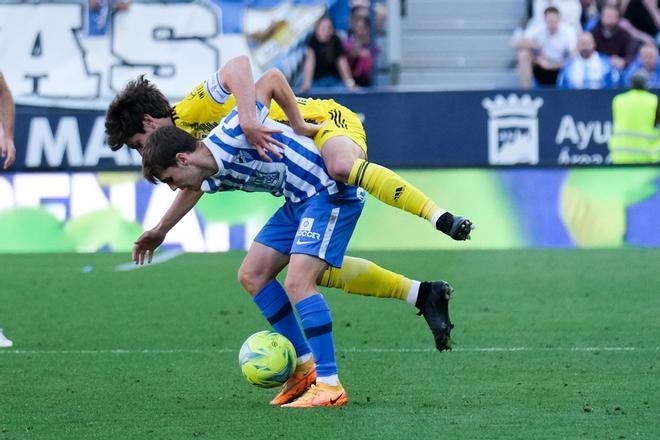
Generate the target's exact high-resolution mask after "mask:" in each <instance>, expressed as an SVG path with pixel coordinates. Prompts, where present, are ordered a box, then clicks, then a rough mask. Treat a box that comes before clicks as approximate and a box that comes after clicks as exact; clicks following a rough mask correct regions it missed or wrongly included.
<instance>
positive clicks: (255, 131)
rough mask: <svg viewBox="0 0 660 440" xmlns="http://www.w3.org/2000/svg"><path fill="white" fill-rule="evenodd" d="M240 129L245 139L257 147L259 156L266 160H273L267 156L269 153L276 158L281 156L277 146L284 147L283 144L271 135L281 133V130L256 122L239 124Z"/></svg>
mask: <svg viewBox="0 0 660 440" xmlns="http://www.w3.org/2000/svg"><path fill="white" fill-rule="evenodd" d="M241 130H243V134H245V139H247V141H248V142H249V143H250V144H251V145H253V146H254V148H256V149H257V152H258V153H259V156H260V157H261V158H262V159H263V160H265V161H266V162H272V161H273V160H272V159H271V158H270V156H268V153H271V154H272V155H273V156H275V157H276V158H278V159H281V158H282V153H280V151H279V150H278V148H277V147H279V148H282V149H284V145H283V144H282V143H281V142H280V141H278V140H276V139H275V138H273V135H275V134H279V133H282V130H277V129H275V128H268V127H265V126H263V125H261V124H258V123H256V122H255V123H246V124H241Z"/></svg>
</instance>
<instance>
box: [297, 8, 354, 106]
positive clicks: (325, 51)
mask: <svg viewBox="0 0 660 440" xmlns="http://www.w3.org/2000/svg"><path fill="white" fill-rule="evenodd" d="M342 84H344V85H345V86H346V87H347V88H348V89H349V90H353V89H355V87H356V85H355V80H354V79H353V76H352V75H351V69H350V67H349V65H348V60H347V59H346V53H345V52H344V46H343V44H342V42H341V39H340V38H339V37H338V36H337V34H336V33H335V29H334V26H333V25H332V21H331V20H330V18H329V17H322V18H321V19H320V20H319V21H318V22H317V23H316V27H315V29H314V34H313V35H312V36H311V37H310V39H309V42H308V43H307V48H306V49H305V61H304V64H303V83H302V85H301V86H300V92H301V93H304V92H306V91H307V90H309V89H310V88H311V87H338V86H341V85H342Z"/></svg>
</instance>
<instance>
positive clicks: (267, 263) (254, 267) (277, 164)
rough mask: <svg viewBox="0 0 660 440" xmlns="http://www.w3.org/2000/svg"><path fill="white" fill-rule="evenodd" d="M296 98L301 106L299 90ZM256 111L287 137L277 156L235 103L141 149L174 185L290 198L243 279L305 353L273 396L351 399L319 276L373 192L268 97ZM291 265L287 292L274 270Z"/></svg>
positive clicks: (157, 174) (330, 402) (148, 168)
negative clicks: (195, 133)
mask: <svg viewBox="0 0 660 440" xmlns="http://www.w3.org/2000/svg"><path fill="white" fill-rule="evenodd" d="M291 97H293V94H291ZM264 102H270V99H268V98H267V99H264ZM289 103H290V104H292V105H293V106H294V107H295V99H292V100H290V101H289ZM255 111H257V114H258V119H259V121H260V122H261V123H262V124H264V125H265V126H266V127H273V128H276V129H278V130H281V133H280V134H276V135H274V137H276V139H277V140H278V141H279V142H280V144H281V145H282V146H283V147H280V150H279V153H280V156H281V157H275V155H273V156H272V157H271V161H270V162H269V161H266V160H264V159H263V158H262V157H261V156H259V154H258V152H257V150H256V149H255V148H254V147H253V146H251V145H250V144H249V143H248V142H247V140H246V139H245V135H244V134H243V132H242V130H241V128H240V125H239V123H238V122H239V121H238V114H237V112H236V111H233V112H232V113H230V114H229V115H228V116H227V117H226V118H225V119H224V120H223V121H222V123H221V124H220V125H219V126H218V127H216V128H215V129H213V131H212V132H211V133H210V134H209V136H207V137H206V138H205V139H204V140H202V141H198V140H196V139H195V138H193V137H192V136H191V135H189V134H188V133H186V132H185V131H183V130H181V129H179V128H177V127H163V128H160V129H158V130H156V131H154V132H153V133H152V134H151V136H150V137H149V140H148V142H147V145H146V146H145V147H144V148H143V150H142V156H143V167H144V169H143V172H144V175H145V177H146V178H147V179H148V180H150V181H151V182H155V181H156V180H160V181H162V182H163V183H166V184H168V185H169V186H170V187H171V188H172V189H177V188H178V189H193V190H200V189H201V190H202V191H205V192H221V191H232V190H241V191H248V192H252V191H265V192H270V193H272V194H273V195H276V196H280V195H282V196H284V197H285V199H286V202H285V203H284V205H283V206H282V207H281V208H280V209H279V210H278V211H277V212H276V213H275V214H274V215H273V216H272V217H271V219H270V220H269V221H268V222H267V224H266V225H265V226H264V227H263V229H262V230H261V231H260V232H259V234H258V235H257V237H256V238H255V241H254V243H253V245H252V246H251V247H250V250H249V251H248V254H247V256H246V257H245V260H244V261H243V264H242V265H241V268H240V269H239V279H240V281H241V284H242V285H243V287H244V288H245V289H246V290H247V291H248V292H249V293H250V294H251V295H252V296H253V298H254V302H255V303H256V304H257V306H258V307H259V308H260V310H261V311H262V313H263V314H264V316H265V317H266V319H268V321H269V322H270V324H271V325H272V326H273V328H274V329H275V331H277V332H279V333H281V334H283V335H284V336H286V337H287V338H288V339H289V340H291V342H292V343H293V345H294V347H295V348H296V353H297V355H298V357H299V358H300V359H301V360H302V362H301V363H300V364H299V365H298V368H297V369H296V372H295V373H294V377H293V378H292V379H290V380H289V381H288V382H287V384H285V386H284V387H283V389H282V391H281V392H280V393H279V394H278V395H277V396H276V397H275V399H273V401H271V403H272V404H277V405H284V406H288V407H313V406H341V405H345V404H346V403H347V401H348V399H347V397H346V393H345V391H344V388H343V387H342V385H341V383H340V382H339V378H338V375H337V365H336V362H335V355H334V342H333V335H332V319H331V316H330V309H329V307H328V305H327V303H326V302H325V299H324V298H323V296H322V295H321V294H320V293H319V290H318V285H317V283H318V280H320V279H321V277H322V275H323V273H324V271H325V270H326V268H327V267H328V266H331V267H341V263H342V260H343V257H344V253H345V251H346V248H347V246H348V242H349V240H350V237H351V235H352V234H353V230H354V229H355V225H356V224H357V220H358V218H359V217H360V214H361V212H362V208H363V206H364V198H365V192H364V190H363V189H361V188H357V187H354V186H348V185H345V184H341V183H338V182H336V181H334V180H332V179H331V178H330V177H329V176H328V172H327V170H326V168H325V165H324V162H323V158H322V157H321V154H320V152H319V151H318V148H316V146H315V145H314V143H313V141H312V140H311V139H309V138H307V137H303V136H299V135H297V134H295V133H294V132H293V130H292V129H291V128H289V127H288V126H286V125H282V124H279V123H277V122H275V121H272V120H269V119H267V115H268V108H267V107H266V106H264V105H262V104H261V103H257V107H256V109H255ZM287 265H288V266H289V269H288V272H287V277H286V281H285V286H286V291H285V289H284V288H283V287H282V286H281V285H280V284H279V282H278V281H277V280H276V278H275V277H276V276H277V274H278V273H279V272H280V271H281V270H282V269H283V268H284V267H286V266H287ZM291 302H293V304H295V308H296V309H297V310H298V314H299V315H300V318H301V321H302V329H301V328H300V326H299V324H298V321H297V320H296V317H295V314H294V312H293V307H292V305H291ZM314 382H315V383H314Z"/></svg>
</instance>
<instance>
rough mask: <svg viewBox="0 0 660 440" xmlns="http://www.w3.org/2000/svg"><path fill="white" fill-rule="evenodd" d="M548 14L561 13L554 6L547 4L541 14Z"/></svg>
mask: <svg viewBox="0 0 660 440" xmlns="http://www.w3.org/2000/svg"><path fill="white" fill-rule="evenodd" d="M548 14H557V15H561V14H560V13H559V9H557V7H556V6H548V7H547V8H545V10H544V11H543V15H548Z"/></svg>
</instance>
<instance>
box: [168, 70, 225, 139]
mask: <svg viewBox="0 0 660 440" xmlns="http://www.w3.org/2000/svg"><path fill="white" fill-rule="evenodd" d="M235 106H236V100H235V99H234V96H233V95H232V94H231V93H230V92H229V91H228V90H225V88H224V87H222V84H221V83H220V76H219V73H218V72H215V73H214V74H213V75H212V76H211V77H210V78H209V79H207V80H206V81H204V82H203V83H201V84H199V85H198V86H197V87H195V88H194V89H193V90H192V91H191V92H190V93H188V95H187V96H186V97H185V98H183V99H182V100H181V101H179V102H177V103H176V104H174V105H173V106H172V119H173V120H174V124H175V125H176V126H177V127H179V128H181V129H182V130H184V131H186V132H188V133H190V134H191V135H192V136H193V137H195V138H197V139H202V138H204V137H205V136H207V135H208V134H209V133H210V132H211V130H212V129H213V128H214V127H215V126H216V125H218V124H219V123H220V121H221V120H222V118H224V117H225V116H227V115H228V114H229V112H230V111H231V110H232V109H233V108H234V107H235Z"/></svg>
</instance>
